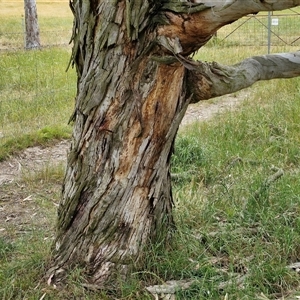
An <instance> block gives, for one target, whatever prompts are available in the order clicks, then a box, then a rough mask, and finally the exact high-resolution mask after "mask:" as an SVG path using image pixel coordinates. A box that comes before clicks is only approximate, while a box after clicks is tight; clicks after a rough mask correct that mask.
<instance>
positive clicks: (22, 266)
mask: <svg viewBox="0 0 300 300" xmlns="http://www.w3.org/2000/svg"><path fill="white" fill-rule="evenodd" d="M299 88H300V81H299V79H293V80H277V81H272V82H267V83H260V84H257V85H256V86H255V87H254V88H253V89H252V93H251V94H250V96H249V98H248V99H247V100H246V101H245V102H244V103H243V104H242V107H241V109H239V111H237V112H234V113H230V112H228V113H224V114H222V115H220V116H218V117H217V118H215V119H213V120H211V121H208V122H206V123H195V124H192V125H189V126H187V127H185V128H184V129H182V130H181V131H180V133H179V136H178V139H177V141H176V147H175V155H174V157H173V172H174V173H176V174H178V177H177V178H176V179H175V180H174V197H175V201H176V210H175V218H176V223H177V226H178V230H177V232H176V233H175V235H174V237H173V240H172V243H171V245H170V246H171V247H172V251H169V250H168V249H164V248H162V247H160V246H159V245H158V246H155V245H153V248H152V249H149V250H148V255H147V256H148V257H147V261H145V266H146V267H145V269H144V271H141V272H139V273H135V274H133V275H132V277H131V278H130V279H129V280H128V281H127V282H126V283H122V284H121V283H120V286H119V287H120V294H118V295H115V297H116V296H118V297H120V298H122V299H152V298H151V296H150V295H149V294H147V292H146V291H145V290H144V286H145V285H146V286H148V285H151V284H160V283H162V282H165V281H167V280H171V279H176V280H178V279H192V280H193V281H194V283H193V284H192V286H191V287H190V288H189V289H187V290H185V291H180V292H177V297H178V298H179V299H225V297H229V298H228V299H259V297H262V295H264V296H265V297H267V298H266V299H288V295H289V294H294V293H295V291H296V290H297V289H298V287H299V284H300V278H299V275H298V274H297V273H296V272H294V271H291V270H290V269H288V268H287V266H288V265H289V264H291V263H294V262H297V261H299V260H300V254H299V253H300V247H299V245H300V222H299V217H298V216H299V207H300V206H299V203H300V198H299V195H300V188H299V170H300V169H299V163H300V150H299V147H298V145H299V142H300V137H299V134H298V133H299V124H300V122H299V115H300V111H299V110H300V105H299V104H300V97H299ZM278 169H281V170H283V172H284V173H283V175H282V177H280V178H278V179H277V180H274V181H272V182H271V183H270V185H269V186H266V185H265V182H266V180H267V179H268V178H270V176H272V175H273V174H274V173H276V172H277V170H278ZM62 177H63V168H62V166H58V167H49V166H46V167H45V169H43V170H41V171H40V172H38V173H35V172H33V173H32V174H29V175H28V174H27V175H26V176H24V177H23V180H21V181H20V182H18V185H15V186H14V187H13V186H12V185H13V184H11V185H6V186H5V189H7V191H4V192H3V193H6V194H7V193H9V192H8V191H9V190H12V189H14V193H15V197H19V198H21V199H24V198H25V197H27V196H28V194H30V195H32V199H33V200H32V201H33V202H31V205H33V207H35V210H34V211H35V213H36V214H37V216H38V217H39V218H42V217H43V220H44V221H43V222H44V225H43V226H42V227H41V226H39V227H38V228H39V229H37V226H38V224H37V223H35V222H32V221H31V223H29V222H28V223H27V224H24V225H23V226H22V228H21V230H20V228H19V227H15V226H9V222H7V223H8V224H4V226H5V228H6V230H7V232H8V233H9V234H8V235H6V236H5V237H3V238H1V239H0V262H1V263H0V265H1V268H0V282H3V285H2V286H1V287H0V298H1V297H2V298H3V299H24V298H27V299H39V298H40V297H42V296H43V295H46V297H47V299H66V298H74V299H79V298H80V297H81V298H84V299H99V297H100V298H101V299H111V297H114V296H113V295H106V294H104V293H102V294H101V293H100V292H92V291H87V290H85V289H84V288H83V287H82V285H81V283H84V277H83V276H82V273H81V270H74V271H73V272H72V273H71V274H70V276H69V279H68V285H67V287H66V288H65V289H64V290H63V291H61V292H58V291H56V290H53V289H50V288H49V287H47V286H46V285H45V284H44V282H43V281H42V278H43V274H44V270H45V268H46V267H47V260H48V259H49V250H50V244H51V239H52V233H53V224H54V223H53V220H55V205H54V204H55V203H57V202H58V201H59V189H60V182H61V180H62ZM41 183H42V184H41ZM11 198H13V199H14V196H11ZM29 207H30V206H27V210H29ZM2 226H3V225H2ZM20 231H21V232H20ZM230 280H232V281H230ZM239 280H242V283H241V281H239ZM224 283H225V284H224ZM226 283H227V284H226ZM226 295H227V296H226Z"/></svg>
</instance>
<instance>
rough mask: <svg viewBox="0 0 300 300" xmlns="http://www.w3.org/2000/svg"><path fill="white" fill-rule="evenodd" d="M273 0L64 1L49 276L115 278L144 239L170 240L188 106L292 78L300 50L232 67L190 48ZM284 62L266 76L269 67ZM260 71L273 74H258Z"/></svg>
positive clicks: (140, 251)
mask: <svg viewBox="0 0 300 300" xmlns="http://www.w3.org/2000/svg"><path fill="white" fill-rule="evenodd" d="M299 1H300V0H299ZM269 2H270V3H271V4H269ZM279 2H282V1H278V3H277V1H274V0H272V1H263V2H260V3H259V4H258V3H257V1H247V5H245V1H244V0H243V1H242V0H230V1H226V6H225V5H224V4H223V3H222V4H220V1H203V2H201V1H200V2H199V1H194V2H189V1H172V2H171V1H170V2H168V1H154V0H153V1H150V0H148V1H145V0H135V1H130V0H124V1H116V2H113V1H102V0H93V1H92V0H90V1H83V0H74V1H73V2H71V9H72V11H73V13H74V17H75V22H74V28H73V37H72V39H73V42H74V46H73V52H72V62H73V64H74V65H75V67H76V70H77V75H78V81H77V96H76V105H75V111H74V114H73V116H72V118H71V120H73V121H74V122H75V124H74V130H73V137H72V144H71V149H70V153H69V155H68V164H67V170H66V176H65V180H64V184H63V192H62V200H61V203H60V206H59V209H58V224H57V234H56V239H55V243H54V249H53V256H54V257H53V261H52V266H51V268H50V269H49V271H48V273H47V275H48V276H49V280H48V282H50V281H51V282H55V283H58V282H59V281H60V280H61V279H63V277H64V275H65V274H66V272H67V270H68V269H69V268H72V267H73V266H75V265H79V266H82V267H84V269H85V271H86V273H87V274H88V275H89V279H90V281H91V283H92V284H96V285H97V286H99V287H103V286H107V285H109V284H113V283H114V278H115V276H124V277H126V274H127V273H128V272H129V271H130V270H131V269H132V268H137V267H138V266H139V264H140V263H141V262H142V259H143V257H144V255H145V253H144V249H145V247H146V246H147V244H148V243H152V242H156V241H161V240H163V239H164V238H165V237H166V236H167V235H168V232H170V229H171V228H172V227H173V218H172V207H173V200H172V192H171V183H170V171H169V170H170V158H171V154H172V148H173V144H174V139H175V136H176V133H177V130H178V127H179V124H180V122H181V120H182V118H183V116H184V113H185V111H186V108H187V106H188V104H189V102H190V101H193V102H196V101H199V100H203V99H208V98H210V97H214V96H220V95H221V94H222V93H223V94H225V93H230V92H233V91H235V90H237V89H241V88H243V87H245V86H249V85H250V84H253V83H254V82H255V81H257V80H260V79H270V78H275V77H276V76H277V77H278V76H279V74H280V71H282V70H284V72H285V74H286V75H287V74H288V75H290V77H291V76H297V74H298V73H299V71H298V70H299V68H298V66H299V55H298V54H295V55H294V56H293V55H292V56H287V55H282V56H278V57H276V58H274V59H273V60H272V59H271V58H272V57H266V58H262V59H261V58H259V57H258V58H256V59H253V60H249V61H247V64H248V65H246V64H244V65H239V66H236V67H235V66H233V67H225V66H221V65H219V64H208V63H201V62H194V61H192V60H191V59H189V58H188V55H189V54H191V53H192V52H193V51H195V50H196V49H198V48H200V47H201V46H202V45H203V44H205V43H206V42H207V41H208V40H209V39H210V38H211V36H212V34H213V33H214V32H215V31H216V30H217V29H218V28H220V27H221V26H223V25H224V24H227V23H229V22H230V21H234V20H236V19H238V18H239V17H241V16H243V15H245V14H248V13H249V12H257V11H259V10H266V9H267V8H269V6H270V5H272V6H273V7H276V5H279V6H280V5H281V4H280V3H279ZM294 2H295V1H294ZM294 2H292V1H287V2H286V3H287V6H290V7H292V6H293V5H294V6H296V3H294ZM230 6H232V7H233V8H232V11H230ZM238 8H239V9H238ZM230 12H231V13H230ZM212 20H213V21H212ZM282 61H283V63H282ZM287 62H288V66H287V67H286V68H285V69H284V68H281V69H280V71H279V72H277V73H276V72H274V70H273V69H274V68H276V67H274V64H277V66H279V67H280V66H282V65H283V64H284V63H287ZM258 65H260V66H261V68H260V69H259V68H258ZM241 66H243V67H244V69H243V68H241ZM268 68H271V73H272V74H273V75H270V76H267V75H266V74H265V73H267V72H270V69H268ZM272 68H273V69H272ZM245 69H246V70H248V71H247V72H248V73H247V72H246V73H245V72H244V71H245ZM289 72H290V73H289ZM261 73H264V76H262V77H261V76H258V75H259V74H261ZM272 76H273V77H272ZM285 77H289V76H285ZM239 81H242V82H244V84H239V83H238V82H239ZM236 82H237V84H236Z"/></svg>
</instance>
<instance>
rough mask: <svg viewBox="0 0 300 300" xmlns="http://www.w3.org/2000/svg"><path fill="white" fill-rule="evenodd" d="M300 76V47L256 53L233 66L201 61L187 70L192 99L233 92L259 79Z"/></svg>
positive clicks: (195, 100)
mask: <svg viewBox="0 0 300 300" xmlns="http://www.w3.org/2000/svg"><path fill="white" fill-rule="evenodd" d="M297 76H300V51H297V52H294V53H279V54H270V55H263V56H253V57H251V58H248V59H245V60H243V61H242V62H241V63H239V64H236V65H233V66H224V65H221V64H218V63H216V62H213V63H203V62H198V66H196V67H194V68H193V69H190V70H187V88H188V95H189V96H192V98H191V103H196V102H198V101H201V100H207V99H210V98H214V97H218V96H222V95H225V94H230V93H233V92H236V91H239V90H242V89H244V88H247V87H249V86H251V85H252V84H254V83H255V82H257V81H261V80H270V79H275V78H292V77H297Z"/></svg>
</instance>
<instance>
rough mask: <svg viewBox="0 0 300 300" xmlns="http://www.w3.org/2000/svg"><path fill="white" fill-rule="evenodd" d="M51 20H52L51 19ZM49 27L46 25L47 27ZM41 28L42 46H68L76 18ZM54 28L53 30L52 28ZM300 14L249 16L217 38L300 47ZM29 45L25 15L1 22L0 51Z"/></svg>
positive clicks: (233, 43)
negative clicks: (73, 20)
mask: <svg viewBox="0 0 300 300" xmlns="http://www.w3.org/2000/svg"><path fill="white" fill-rule="evenodd" d="M47 22H48V23H49V21H47ZM44 27H45V26H44ZM46 27H47V30H43V28H41V30H40V39H41V46H42V47H53V46H67V45H68V44H69V41H70V37H71V28H72V21H71V20H68V22H67V23H66V22H65V23H64V24H47V25H46ZM49 28H53V30H49ZM299 29H300V13H299V12H298V11H297V10H293V9H290V10H287V11H285V13H281V14H280V13H278V12H273V13H269V14H268V13H265V14H257V15H248V16H246V17H244V18H241V19H240V20H238V21H236V22H234V23H232V24H230V25H227V26H225V27H223V28H221V29H220V30H219V31H218V33H217V35H216V37H217V38H218V40H220V41H225V42H226V46H241V47H243V46H253V47H256V46H266V47H268V49H269V51H270V49H271V47H274V46H276V47H283V48H286V47H293V46H297V47H299V46H300V31H299ZM24 47H25V26H24V17H16V18H14V26H13V30H12V29H11V28H8V27H7V26H5V24H2V23H1V22H0V51H16V50H21V49H24Z"/></svg>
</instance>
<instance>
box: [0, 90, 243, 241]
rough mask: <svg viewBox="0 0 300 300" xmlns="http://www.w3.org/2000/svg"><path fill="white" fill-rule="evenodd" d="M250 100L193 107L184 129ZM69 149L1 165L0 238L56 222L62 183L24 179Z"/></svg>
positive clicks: (226, 99) (60, 146) (28, 153)
mask: <svg viewBox="0 0 300 300" xmlns="http://www.w3.org/2000/svg"><path fill="white" fill-rule="evenodd" d="M246 97H247V92H245V91H242V92H240V93H238V94H236V96H232V95H229V96H223V97H220V98H219V99H216V100H210V101H206V102H200V103H197V104H192V105H190V106H189V107H188V110H187V112H186V115H185V117H184V119H183V120H182V124H181V127H183V126H185V125H188V124H191V123H193V122H196V121H207V120H210V119H212V118H213V117H214V116H216V115H218V114H220V115H221V113H223V112H225V111H227V110H233V109H237V108H238V105H239V103H241V102H242V100H243V99H245V98H246ZM0 138H1V136H0ZM68 149H69V141H68V140H64V141H60V142H58V143H57V144H55V145H54V146H51V147H47V148H44V147H31V148H28V149H26V150H24V151H23V152H21V153H20V154H18V155H15V156H13V157H10V158H9V159H7V160H5V161H3V162H1V163H0V237H1V236H7V235H8V234H9V235H15V234H18V233H22V232H23V231H28V230H32V228H34V227H38V226H48V225H49V217H50V215H51V219H52V221H53V217H54V214H55V213H54V212H55V207H56V206H57V203H58V202H59V196H60V188H61V182H55V181H54V182H47V181H45V180H43V179H35V180H33V181H28V180H27V181H26V180H25V181H24V177H26V176H28V174H34V173H38V172H40V171H41V170H43V169H45V168H47V167H48V166H51V167H52V166H55V165H58V164H64V163H65V162H66V156H67V152H68ZM49 210H50V211H49ZM52 223H53V222H51V224H52ZM52 226H53V224H52ZM52 226H50V228H49V231H50V230H51V227H52Z"/></svg>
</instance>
